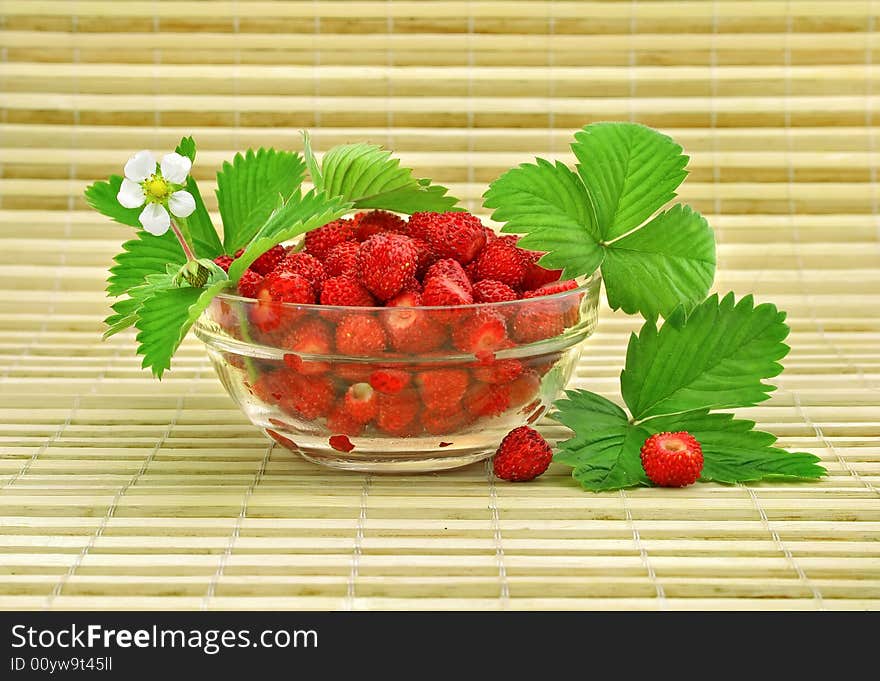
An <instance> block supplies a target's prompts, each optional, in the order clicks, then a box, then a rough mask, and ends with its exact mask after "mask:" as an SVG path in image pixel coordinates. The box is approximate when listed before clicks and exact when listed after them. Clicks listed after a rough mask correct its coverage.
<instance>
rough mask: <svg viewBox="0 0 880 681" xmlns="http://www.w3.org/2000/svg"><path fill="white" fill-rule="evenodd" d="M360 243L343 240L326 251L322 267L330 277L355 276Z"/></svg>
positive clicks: (354, 277)
mask: <svg viewBox="0 0 880 681" xmlns="http://www.w3.org/2000/svg"><path fill="white" fill-rule="evenodd" d="M360 247H361V245H360V244H359V243H358V242H357V241H343V242H342V243H341V244H337V245H336V246H334V247H333V248H331V249H330V251H329V252H328V253H327V257H326V258H325V260H324V269H326V270H327V276H330V277H351V278H353V279H356V278H357V272H358V267H357V264H358V257H357V256H358V250H359V249H360Z"/></svg>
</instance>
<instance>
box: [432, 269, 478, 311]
mask: <svg viewBox="0 0 880 681" xmlns="http://www.w3.org/2000/svg"><path fill="white" fill-rule="evenodd" d="M468 286H470V285H468ZM473 302H474V299H473V297H472V296H471V293H470V291H469V290H468V289H467V288H465V287H464V286H462V284H461V282H458V281H455V280H454V279H450V278H449V277H444V276H437V277H431V278H429V279H425V290H424V291H422V305H425V306H432V307H433V306H440V305H471V304H472V303H473Z"/></svg>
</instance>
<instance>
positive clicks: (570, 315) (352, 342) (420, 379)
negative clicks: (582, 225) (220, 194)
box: [216, 210, 580, 436]
mask: <svg viewBox="0 0 880 681" xmlns="http://www.w3.org/2000/svg"><path fill="white" fill-rule="evenodd" d="M239 255H240V253H236V254H235V256H220V257H219V258H217V260H216V262H217V263H218V264H219V265H220V266H221V267H224V268H225V269H228V267H229V265H230V264H231V262H232V261H233V260H234V258H235V257H238V256H239ZM541 255H542V254H541V253H537V252H533V251H527V250H524V249H522V248H519V247H518V246H517V238H516V237H514V236H497V235H496V234H495V233H494V232H493V231H492V230H491V229H488V228H486V227H484V226H483V224H482V223H481V222H480V220H479V219H478V218H476V217H475V216H473V215H471V214H469V213H466V212H450V213H416V214H414V215H412V216H411V217H410V219H409V220H408V221H405V220H404V219H402V218H400V217H399V216H397V215H394V214H392V213H388V212H385V211H381V210H376V211H371V212H367V213H360V214H358V215H357V216H355V217H354V218H353V219H341V220H336V221H334V222H331V223H329V224H327V225H324V226H323V227H320V228H318V229H316V230H314V231H312V232H309V233H308V234H306V236H305V239H304V247H303V248H302V250H295V249H290V248H285V247H283V246H276V247H274V248H272V249H271V250H269V251H268V252H266V253H264V254H263V255H262V256H260V257H259V258H258V259H257V260H256V261H255V262H253V263H252V264H251V266H250V268H248V270H247V271H246V272H245V274H244V275H243V276H242V277H241V279H240V281H239V284H238V290H239V293H240V295H242V296H244V297H247V298H253V299H256V301H257V302H256V303H250V304H248V305H246V306H242V308H243V309H246V310H247V314H248V316H249V319H248V321H249V324H248V325H247V327H248V329H249V334H250V336H251V337H250V338H248V339H247V340H253V341H256V342H259V343H262V344H265V345H270V346H272V347H275V348H281V349H283V350H284V351H285V355H284V363H283V364H282V363H281V362H275V363H272V362H267V361H261V362H260V363H259V367H258V369H259V370H258V371H257V374H258V375H257V376H256V378H254V369H253V367H251V371H250V386H249V387H250V390H251V392H252V393H253V394H254V395H255V396H256V397H257V398H258V399H260V400H262V401H264V402H266V403H269V404H271V405H274V406H277V407H279V408H280V409H281V410H282V411H283V412H286V413H288V414H290V415H292V416H295V417H297V418H300V419H305V420H309V421H311V420H314V419H318V418H326V420H327V426H328V428H329V430H330V431H331V432H333V433H334V434H344V435H359V434H361V433H362V432H363V431H364V429H365V428H368V427H370V426H372V427H375V428H376V429H377V430H378V431H380V432H383V433H386V434H390V435H395V436H412V435H418V434H421V433H430V434H436V435H440V434H444V433H450V432H453V431H456V430H458V429H460V428H462V427H464V426H467V425H469V424H472V423H473V422H474V421H476V420H477V419H479V418H483V417H495V416H498V415H501V414H503V413H505V412H506V411H508V410H511V409H520V408H523V409H524V410H525V409H528V408H535V407H536V406H537V403H536V397H537V394H538V387H539V383H540V378H541V376H543V375H544V374H545V373H546V372H547V371H548V370H549V369H550V368H552V366H553V365H554V364H555V362H556V361H558V359H559V353H558V352H554V353H549V352H548V353H545V354H540V353H539V352H537V351H536V354H535V355H534V356H533V355H530V356H529V357H528V358H526V359H499V358H496V357H495V353H496V352H498V351H501V350H504V349H507V348H512V347H516V346H517V345H521V344H527V343H533V342H536V341H539V340H542V339H546V338H552V337H554V336H557V335H559V334H561V333H562V332H563V331H564V330H565V329H566V328H567V327H570V326H572V325H574V324H576V323H577V322H578V319H579V303H580V296H579V295H568V296H554V297H553V298H549V299H547V298H545V296H553V295H554V294H559V293H563V292H565V291H569V290H572V289H575V288H577V285H576V283H575V282H574V281H570V280H569V281H560V278H559V277H560V274H561V273H560V272H559V271H551V270H547V269H545V268H543V267H541V266H540V265H538V264H537V260H538V259H539V258H540V257H541ZM525 299H529V300H530V299H535V300H534V302H533V303H522V302H520V303H517V302H514V301H519V300H525ZM285 303H298V304H309V305H319V306H333V309H326V310H324V309H321V308H320V307H315V308H302V307H295V306H292V305H284V304H285ZM485 303H502V304H501V305H493V306H485V307H474V305H478V304H485ZM462 306H467V307H462ZM346 307H352V308H364V307H369V308H377V309H372V310H363V309H361V310H358V309H352V311H351V312H346V311H343V310H340V309H339V308H346ZM440 307H442V308H443V309H436V308H440ZM456 307H462V309H461V310H456V309H454V308H456ZM378 308H381V309H378ZM232 316H234V315H232ZM225 319H226V323H225V324H224V326H226V327H227V330H228V331H229V333H231V334H233V335H237V336H240V335H241V331H240V324H239V321H238V320H237V319H231V318H230V315H229V314H227V315H226V316H225ZM462 354H466V355H469V356H473V359H470V360H468V361H467V362H461V361H459V362H457V363H455V364H451V363H450V362H449V361H443V358H444V357H447V356H449V355H462ZM315 355H319V356H324V357H322V358H321V359H320V360H317V359H314V356H315ZM327 356H331V357H327ZM345 357H349V358H351V359H355V358H358V357H369V358H371V359H370V361H369V362H365V361H356V360H355V361H351V360H349V361H344V360H345ZM336 358H339V359H336ZM383 360H387V361H386V362H383Z"/></svg>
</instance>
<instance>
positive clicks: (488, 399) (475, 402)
mask: <svg viewBox="0 0 880 681" xmlns="http://www.w3.org/2000/svg"><path fill="white" fill-rule="evenodd" d="M462 402H463V404H464V406H465V409H467V410H468V412H470V413H471V414H473V415H474V416H500V415H501V414H503V413H504V412H505V411H507V409H508V408H509V407H510V388H508V387H507V386H506V385H492V384H490V383H477V384H475V385H474V386H473V387H472V388H471V389H470V390H468V391H467V394H466V395H465V396H464V400H463V401H462Z"/></svg>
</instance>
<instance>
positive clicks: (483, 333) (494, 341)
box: [452, 309, 507, 354]
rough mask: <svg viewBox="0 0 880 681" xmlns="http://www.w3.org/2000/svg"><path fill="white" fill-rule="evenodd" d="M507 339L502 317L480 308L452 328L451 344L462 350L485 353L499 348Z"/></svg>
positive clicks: (492, 311)
mask: <svg viewBox="0 0 880 681" xmlns="http://www.w3.org/2000/svg"><path fill="white" fill-rule="evenodd" d="M506 340H507V326H506V325H505V323H504V317H503V316H501V315H500V314H499V313H497V312H495V311H494V310H488V309H482V310H477V311H476V312H474V313H472V314H471V315H469V316H468V317H467V318H465V319H462V320H460V321H459V323H458V324H457V325H456V326H455V328H454V329H453V330H452V344H453V345H454V346H455V348H456V349H458V350H461V351H462V352H472V353H474V354H477V353H486V352H492V351H493V350H497V349H498V348H500V347H501V346H502V345H503V344H504V341H506Z"/></svg>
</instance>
